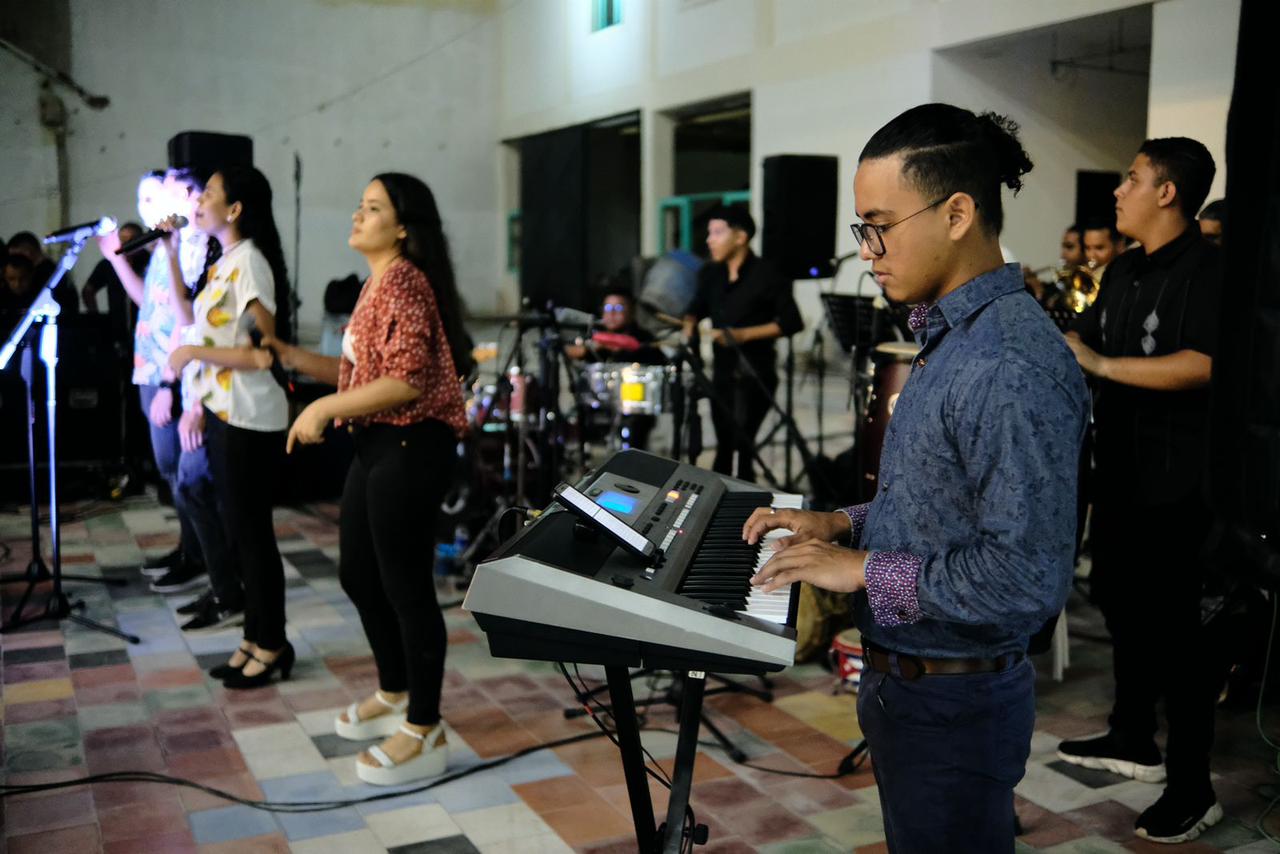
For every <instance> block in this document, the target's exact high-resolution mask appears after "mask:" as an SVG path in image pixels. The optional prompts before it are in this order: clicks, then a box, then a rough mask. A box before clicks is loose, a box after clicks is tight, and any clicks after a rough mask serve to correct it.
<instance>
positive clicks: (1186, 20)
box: [1147, 0, 1240, 200]
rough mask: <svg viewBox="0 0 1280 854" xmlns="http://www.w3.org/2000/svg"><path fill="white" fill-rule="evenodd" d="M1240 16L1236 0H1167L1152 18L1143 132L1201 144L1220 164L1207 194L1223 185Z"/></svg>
mask: <svg viewBox="0 0 1280 854" xmlns="http://www.w3.org/2000/svg"><path fill="white" fill-rule="evenodd" d="M1239 22H1240V0H1165V2H1163V3H1157V4H1156V6H1155V9H1154V18H1153V20H1152V22H1151V29H1152V36H1153V39H1152V48H1151V90H1150V91H1151V95H1150V109H1149V110H1148V113H1147V135H1148V136H1151V137H1159V136H1189V137H1192V138H1193V139H1198V140H1200V141H1201V142H1203V143H1204V144H1205V146H1206V147H1207V148H1208V149H1209V153H1210V154H1212V155H1213V159H1214V162H1215V163H1217V164H1218V172H1217V174H1216V175H1215V176H1214V180H1213V188H1212V189H1211V190H1210V191H1209V199H1210V200H1213V199H1218V198H1221V197H1222V196H1223V194H1224V193H1225V192H1226V190H1227V175H1226V153H1227V111H1228V110H1229V109H1230V107H1231V84H1232V81H1233V80H1234V78H1235V70H1236V36H1237V29H1238V27H1239Z"/></svg>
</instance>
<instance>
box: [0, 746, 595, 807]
mask: <svg viewBox="0 0 1280 854" xmlns="http://www.w3.org/2000/svg"><path fill="white" fill-rule="evenodd" d="M604 734H607V733H601V732H584V733H581V734H579V735H571V736H567V737H565V738H561V739H557V740H556V741H552V742H548V743H546V744H537V745H534V746H532V747H526V748H525V749H524V750H519V751H516V752H515V753H512V754H509V755H507V756H500V757H498V758H497V759H491V760H489V761H488V762H482V763H481V764H479V765H473V766H472V767H470V768H464V769H462V770H461V771H456V772H454V773H452V774H446V775H445V776H443V777H437V778H436V779H434V780H432V781H431V782H430V783H426V784H424V785H421V786H416V787H414V788H412V789H397V790H394V791H387V792H381V793H379V794H376V795H369V796H368V797H364V798H353V799H347V800H333V801H286V802H277V801H256V800H253V799H251V798H242V797H240V796H239V795H234V794H232V793H230V792H224V791H222V790H221V789H215V788H213V787H212V786H206V785H204V784H203V783H197V782H195V781H194V780H187V779H184V778H182V777H171V776H169V775H168V774H159V773H156V772H153V771H112V772H109V773H106V774H93V775H91V776H88V777H82V778H80V779H78V780H64V781H62V782H58V783H37V784H31V785H19V786H13V785H0V798H5V797H8V796H9V795H25V794H30V793H33V792H47V791H52V790H55V789H67V788H71V787H74V786H84V785H88V784H91V783H165V784H169V785H173V786H183V787H186V788H189V789H198V790H200V791H202V792H205V793H207V794H210V795H214V796H216V797H219V798H222V799H223V800H226V801H232V802H234V803H237V804H241V805H242V806H246V807H253V808H254V809H258V810H262V811H264V812H280V813H306V812H324V811H327V810H335V809H342V808H344V807H351V806H359V805H360V804H367V803H373V802H376V801H385V800H390V799H392V798H399V797H402V796H404V795H415V794H417V793H419V792H425V791H427V790H428V789H434V788H435V787H436V786H443V785H444V784H445V783H452V782H453V781H455V780H461V779H462V778H464V777H469V776H471V775H472V774H476V773H478V772H480V771H488V770H489V769H490V768H497V767H499V766H501V765H506V764H507V763H508V762H511V761H512V760H514V759H520V758H521V757H524V756H528V755H529V754H531V753H537V752H538V751H539V750H548V749H551V748H555V747H562V746H564V745H566V744H574V743H577V742H579V741H588V740H590V739H593V738H599V737H600V736H601V735H604Z"/></svg>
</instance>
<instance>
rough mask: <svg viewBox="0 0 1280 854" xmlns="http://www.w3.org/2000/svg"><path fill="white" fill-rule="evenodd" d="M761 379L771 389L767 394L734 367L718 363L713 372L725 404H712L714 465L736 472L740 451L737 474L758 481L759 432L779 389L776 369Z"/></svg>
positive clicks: (713, 381)
mask: <svg viewBox="0 0 1280 854" xmlns="http://www.w3.org/2000/svg"><path fill="white" fill-rule="evenodd" d="M760 379H761V380H763V381H764V384H765V387H766V388H767V389H768V393H767V394H766V392H765V390H764V389H761V388H760V384H759V383H757V382H756V381H755V380H754V379H752V378H751V377H749V376H747V375H745V374H743V373H741V372H739V371H737V370H735V369H726V368H721V367H720V366H716V368H715V369H714V371H713V372H712V375H711V385H712V387H713V389H714V391H715V394H716V397H717V398H719V400H720V403H722V404H723V407H721V406H717V405H716V403H715V401H712V405H711V423H712V425H714V427H715V429H716V456H715V461H714V462H713V463H712V465H711V468H712V470H714V471H715V472H717V473H719V474H729V475H732V474H734V470H733V458H734V455H735V454H737V457H738V470H737V475H736V476H737V477H738V478H740V479H741V480H745V481H749V482H755V479H756V457H755V441H756V433H758V432H760V425H761V424H763V423H764V419H765V416H766V415H768V414H769V409H770V407H771V405H772V403H773V396H774V393H775V392H776V391H777V389H778V375H777V373H762V374H760Z"/></svg>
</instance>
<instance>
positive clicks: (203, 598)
mask: <svg viewBox="0 0 1280 854" xmlns="http://www.w3.org/2000/svg"><path fill="white" fill-rule="evenodd" d="M212 601H213V588H212V587H210V588H209V589H208V590H206V591H204V592H203V593H201V594H200V595H199V596H197V597H196V598H194V599H192V600H191V601H190V602H188V603H187V604H185V605H180V606H178V613H179V614H182V615H183V616H185V617H190V616H191V615H192V614H199V613H200V612H201V611H203V610H204V609H205V608H207V607H209V603H210V602H212Z"/></svg>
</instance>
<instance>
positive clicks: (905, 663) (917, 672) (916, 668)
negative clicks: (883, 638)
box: [889, 652, 926, 682]
mask: <svg viewBox="0 0 1280 854" xmlns="http://www.w3.org/2000/svg"><path fill="white" fill-rule="evenodd" d="M889 672H890V673H892V674H893V675H894V676H897V677H898V678H900V679H905V680H907V681H908V682H914V681H916V680H917V679H919V678H920V677H921V676H924V675H925V672H926V671H925V669H924V662H923V661H921V660H920V659H919V658H917V657H916V656H914V655H907V654H905V653H901V652H891V653H889Z"/></svg>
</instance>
